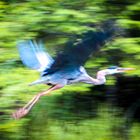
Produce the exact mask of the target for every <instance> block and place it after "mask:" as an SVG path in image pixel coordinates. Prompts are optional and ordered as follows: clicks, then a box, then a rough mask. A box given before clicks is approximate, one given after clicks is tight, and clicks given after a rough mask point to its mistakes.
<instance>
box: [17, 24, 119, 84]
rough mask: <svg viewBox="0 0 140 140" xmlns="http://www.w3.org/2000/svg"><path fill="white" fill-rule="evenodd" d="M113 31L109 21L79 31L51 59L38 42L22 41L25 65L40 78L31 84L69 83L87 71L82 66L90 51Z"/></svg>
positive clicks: (103, 41)
mask: <svg viewBox="0 0 140 140" xmlns="http://www.w3.org/2000/svg"><path fill="white" fill-rule="evenodd" d="M116 30H117V29H116V26H115V25H114V24H113V23H112V22H110V21H108V22H105V23H104V24H103V26H102V27H101V28H100V30H99V31H92V30H91V31H87V32H86V33H84V34H82V35H81V37H80V41H79V42H75V41H69V42H68V43H67V44H66V47H65V48H64V50H63V51H62V52H61V53H58V54H57V56H56V57H55V58H54V59H53V58H52V57H51V56H50V55H49V54H48V53H47V51H44V47H43V45H42V44H41V43H40V42H38V43H37V42H35V41H31V40H29V41H23V42H21V43H19V44H18V50H19V53H20V57H21V60H22V61H23V63H24V64H25V65H26V66H28V67H30V68H32V69H36V70H38V71H41V79H39V80H37V81H35V82H33V83H32V84H38V83H46V84H47V83H50V84H57V83H59V82H62V83H63V82H64V81H67V82H68V81H69V80H75V79H76V78H77V77H79V76H80V75H81V74H82V73H85V74H86V71H85V69H84V68H83V67H82V66H83V65H84V64H85V62H86V61H87V60H88V58H89V56H90V55H91V54H93V53H96V51H97V50H98V49H99V48H100V47H101V46H103V45H104V44H105V42H107V41H109V40H111V39H112V38H113V37H114V35H115V31H116Z"/></svg>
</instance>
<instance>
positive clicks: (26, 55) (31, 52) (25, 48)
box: [18, 40, 54, 71]
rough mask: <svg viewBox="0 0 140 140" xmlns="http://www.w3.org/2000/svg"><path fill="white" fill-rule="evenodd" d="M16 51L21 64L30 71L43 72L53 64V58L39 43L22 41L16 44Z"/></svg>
mask: <svg viewBox="0 0 140 140" xmlns="http://www.w3.org/2000/svg"><path fill="white" fill-rule="evenodd" d="M18 50H19V54H20V57H21V60H22V62H23V64H25V65H26V66H27V67H29V68H31V69H36V70H38V71H43V70H44V69H46V68H49V67H50V66H51V65H52V63H53V62H54V60H53V58H52V57H51V56H50V55H49V54H48V53H47V52H46V51H45V50H44V47H43V45H42V43H41V42H39V43H37V42H36V41H31V40H29V41H22V42H20V43H18Z"/></svg>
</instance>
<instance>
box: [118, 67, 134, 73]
mask: <svg viewBox="0 0 140 140" xmlns="http://www.w3.org/2000/svg"><path fill="white" fill-rule="evenodd" d="M132 70H135V68H118V69H117V71H119V72H126V71H132Z"/></svg>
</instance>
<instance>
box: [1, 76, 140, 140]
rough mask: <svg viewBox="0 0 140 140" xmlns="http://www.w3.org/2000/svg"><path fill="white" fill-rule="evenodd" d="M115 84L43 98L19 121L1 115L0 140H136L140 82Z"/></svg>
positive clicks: (121, 80) (139, 121)
mask: <svg viewBox="0 0 140 140" xmlns="http://www.w3.org/2000/svg"><path fill="white" fill-rule="evenodd" d="M117 81H118V82H117V83H116V85H115V86H105V85H103V86H93V87H91V88H90V91H89V92H84V91H83V92H78V91H77V92H70V91H65V92H63V94H58V95H52V96H48V97H44V98H42V99H41V100H40V101H39V102H38V104H37V105H36V106H35V107H34V108H33V110H32V111H31V113H30V114H29V115H28V116H27V117H25V118H23V119H21V120H13V119H11V118H10V116H9V114H4V112H2V111H1V112H0V115H1V131H0V139H1V140H62V139H64V140H76V139H79V140H138V139H139V137H140V134H139V132H140V113H139V112H140V94H139V86H140V78H138V77H127V78H126V77H120V78H118V80H117ZM19 104H20V103H19ZM3 110H4V109H3ZM9 110H10V108H9Z"/></svg>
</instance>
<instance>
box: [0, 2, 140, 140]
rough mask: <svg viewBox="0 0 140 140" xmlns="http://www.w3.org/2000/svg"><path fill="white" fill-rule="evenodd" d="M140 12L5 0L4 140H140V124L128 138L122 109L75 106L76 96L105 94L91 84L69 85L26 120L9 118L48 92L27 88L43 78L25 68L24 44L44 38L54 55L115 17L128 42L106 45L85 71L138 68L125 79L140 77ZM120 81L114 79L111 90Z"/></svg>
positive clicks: (0, 100)
mask: <svg viewBox="0 0 140 140" xmlns="http://www.w3.org/2000/svg"><path fill="white" fill-rule="evenodd" d="M139 7H140V2H139V1H138V0H135V1H131V0H124V1H121V0H112V1H111V0H81V1H75V0H21V1H18V0H0V54H1V55H0V74H1V76H0V89H1V91H0V122H1V124H0V139H2V140H25V139H26V140H28V139H29V140H33V139H34V140H39V139H40V140H62V139H65V140H75V139H79V140H92V139H94V140H126V139H127V138H129V139H130V140H139V137H140V134H139V131H140V124H139V123H137V122H136V123H133V125H132V127H131V129H130V130H129V134H128V135H127V134H126V132H125V130H124V129H123V128H124V125H125V118H124V116H123V115H121V114H122V110H121V109H120V108H117V107H112V106H111V105H110V104H108V103H102V102H100V103H98V104H96V101H94V100H93V103H91V104H90V105H91V106H92V107H93V108H94V106H96V110H94V109H93V110H92V109H91V110H87V111H86V108H84V107H85V106H86V105H87V107H88V106H89V104H88V103H85V102H82V103H81V104H78V105H77V104H76V103H75V102H76V101H75V100H74V99H75V98H74V95H77V93H78V97H82V96H84V95H86V94H88V93H89V92H93V93H91V94H95V95H96V94H97V95H98V94H101V93H96V92H94V91H91V87H92V86H91V85H86V84H76V85H72V86H66V87H65V88H63V89H62V90H60V91H55V92H54V94H53V95H52V96H49V97H44V98H42V99H41V100H40V101H39V102H38V104H37V105H36V106H35V107H34V109H33V110H32V112H31V113H30V114H29V115H28V116H27V117H25V118H23V119H21V120H13V119H12V118H11V117H10V115H11V113H12V112H13V111H15V110H16V109H17V108H19V107H21V106H23V105H24V104H25V103H26V102H27V101H28V100H29V99H30V98H32V96H33V95H34V94H36V93H37V92H40V91H42V90H45V89H47V88H48V87H47V86H45V85H37V86H33V87H28V84H29V83H30V82H32V81H34V80H36V79H37V78H38V76H39V74H38V73H37V72H35V71H32V70H29V69H27V68H25V67H24V66H23V64H22V63H21V61H20V58H19V55H18V52H17V49H16V44H17V42H18V41H19V40H24V39H34V38H43V39H44V40H45V45H46V47H47V48H48V49H49V50H50V52H51V53H52V54H55V52H54V50H56V49H59V48H61V47H63V46H64V44H65V43H66V42H67V40H69V39H71V38H72V37H74V36H75V35H76V34H82V33H83V32H86V31H88V30H91V29H92V30H96V27H95V26H94V25H95V24H97V23H100V22H102V21H105V20H107V19H110V18H116V19H117V23H118V25H119V26H120V27H122V28H124V30H125V31H124V32H125V35H124V37H118V38H117V39H116V40H114V41H113V42H112V43H108V44H106V46H105V47H104V48H103V49H102V50H100V52H99V53H97V54H96V56H93V57H92V58H91V59H90V60H89V61H88V62H87V63H86V65H85V66H86V68H90V69H93V70H92V72H91V75H92V74H93V75H94V76H95V73H96V71H97V70H99V69H104V68H106V67H108V66H110V65H119V66H123V67H134V68H136V70H135V71H134V72H131V73H126V74H125V75H137V76H139V74H140V65H139V61H140V54H139V53H140V47H139V44H140V37H139V33H140V22H139V17H140V15H139V13H140V8H139ZM115 81H116V79H115V78H114V77H113V76H110V77H108V81H107V85H113V84H114V83H115ZM85 98H86V97H85ZM61 100H62V102H61ZM74 101H75V102H74ZM78 102H79V101H78ZM94 102H95V103H94ZM76 105H77V106H78V107H77V106H76ZM82 105H83V106H82ZM76 107H77V108H76ZM82 108H84V109H82ZM78 111H79V112H78ZM88 113H93V114H88ZM94 113H95V114H94ZM125 135H126V136H125Z"/></svg>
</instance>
